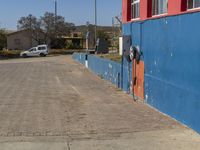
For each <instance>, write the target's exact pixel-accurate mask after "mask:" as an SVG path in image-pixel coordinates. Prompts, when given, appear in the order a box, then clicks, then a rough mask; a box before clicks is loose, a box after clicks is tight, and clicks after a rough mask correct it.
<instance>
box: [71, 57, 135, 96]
mask: <svg viewBox="0 0 200 150" xmlns="http://www.w3.org/2000/svg"><path fill="white" fill-rule="evenodd" d="M72 57H73V59H75V60H77V61H78V62H80V63H81V64H85V54H84V53H74V54H73V56H72ZM88 67H89V69H90V70H91V71H92V72H94V73H95V74H97V75H98V76H100V77H101V78H103V79H105V80H108V81H110V82H111V83H113V84H115V85H116V86H117V87H119V88H121V89H122V90H124V91H126V92H130V82H129V81H130V79H131V74H132V73H131V72H132V66H131V65H130V64H129V63H128V62H127V61H126V60H124V65H123V67H122V65H121V63H117V62H114V61H111V60H108V59H103V58H100V57H97V56H95V55H89V56H88ZM129 67H130V68H129ZM122 70H123V71H122ZM122 77H123V78H122Z"/></svg>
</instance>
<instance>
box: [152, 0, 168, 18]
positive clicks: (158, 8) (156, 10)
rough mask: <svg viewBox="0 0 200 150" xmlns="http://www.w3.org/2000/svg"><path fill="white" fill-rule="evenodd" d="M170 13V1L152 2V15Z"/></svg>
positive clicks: (157, 0)
mask: <svg viewBox="0 0 200 150" xmlns="http://www.w3.org/2000/svg"><path fill="white" fill-rule="evenodd" d="M167 11H168V0H152V15H153V16H154V15H160V14H165V13H167Z"/></svg>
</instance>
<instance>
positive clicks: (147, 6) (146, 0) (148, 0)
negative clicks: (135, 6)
mask: <svg viewBox="0 0 200 150" xmlns="http://www.w3.org/2000/svg"><path fill="white" fill-rule="evenodd" d="M151 4H152V0H141V1H140V19H141V20H145V19H147V18H149V17H151V14H152V5H151Z"/></svg>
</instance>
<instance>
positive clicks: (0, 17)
mask: <svg viewBox="0 0 200 150" xmlns="http://www.w3.org/2000/svg"><path fill="white" fill-rule="evenodd" d="M97 4H98V6H97V7H98V24H99V25H111V24H112V16H116V15H118V14H120V13H121V0H97ZM46 11H50V12H54V0H1V5H0V27H1V28H2V27H3V28H7V29H16V26H17V20H18V19H19V18H20V17H21V16H27V15H28V14H33V15H35V16H41V15H43V14H44V12H46ZM93 12H94V0H58V14H59V15H62V16H64V17H65V19H66V21H68V22H74V23H75V24H76V25H80V24H85V23H86V21H89V22H91V23H93V22H94V13H93Z"/></svg>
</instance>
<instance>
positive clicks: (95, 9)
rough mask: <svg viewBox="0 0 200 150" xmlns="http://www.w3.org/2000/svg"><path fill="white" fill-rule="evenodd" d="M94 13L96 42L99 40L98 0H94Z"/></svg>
mask: <svg viewBox="0 0 200 150" xmlns="http://www.w3.org/2000/svg"><path fill="white" fill-rule="evenodd" d="M94 2H95V3H94V5H95V6H94V14H95V44H96V41H97V0H95V1H94Z"/></svg>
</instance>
